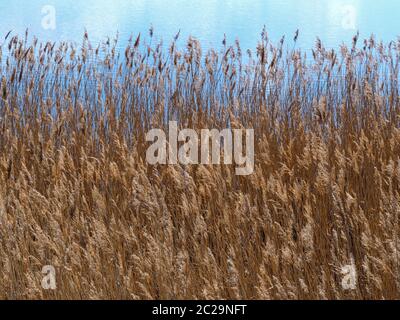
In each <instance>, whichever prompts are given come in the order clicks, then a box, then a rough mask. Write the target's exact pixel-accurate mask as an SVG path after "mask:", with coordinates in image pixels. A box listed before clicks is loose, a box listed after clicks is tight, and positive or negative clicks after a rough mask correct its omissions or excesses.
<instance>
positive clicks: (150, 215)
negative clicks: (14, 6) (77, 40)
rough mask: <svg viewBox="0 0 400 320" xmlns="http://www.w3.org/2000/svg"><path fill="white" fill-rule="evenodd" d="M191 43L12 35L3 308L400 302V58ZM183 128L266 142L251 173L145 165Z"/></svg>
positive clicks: (374, 47) (358, 50)
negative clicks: (27, 303) (12, 304)
mask: <svg viewBox="0 0 400 320" xmlns="http://www.w3.org/2000/svg"><path fill="white" fill-rule="evenodd" d="M297 35H298V34H297V33H296V35H295V37H294V41H296V40H297ZM178 37H179V34H178V35H177V36H176V37H175V39H174V41H173V42H172V43H171V44H170V45H169V46H166V45H163V44H161V43H157V42H156V41H155V40H154V38H153V31H151V32H150V35H149V36H147V37H146V36H144V35H142V36H140V35H139V36H137V37H132V39H131V41H130V42H129V45H128V46H127V47H126V49H125V50H122V51H121V50H119V49H118V48H117V46H118V39H117V38H116V39H109V40H108V41H106V42H104V43H101V44H100V45H98V46H95V45H92V43H91V42H90V40H89V35H87V34H85V35H84V37H83V42H82V45H79V46H75V45H74V44H72V43H69V42H62V43H49V42H48V43H43V42H40V41H39V40H38V39H33V40H28V39H29V36H28V35H26V36H25V38H20V37H18V36H13V35H12V34H8V35H7V37H6V39H5V40H4V42H3V44H2V45H1V47H0V51H1V52H2V54H1V53H0V57H1V58H2V60H1V61H0V77H1V81H0V83H1V85H0V279H1V280H0V298H2V299H10V298H15V299H39V298H44V299H106V298H107V299H170V298H174V299H226V298H231V299H238V298H240V299H398V298H400V268H399V261H400V260H399V250H400V247H399V212H400V207H399V203H400V195H399V192H400V167H399V164H400V162H399V155H400V145H399V141H400V130H399V121H400V118H399V116H400V109H399V107H400V104H399V102H400V101H399V62H400V42H399V41H398V42H390V43H388V44H383V43H378V42H377V41H375V39H374V38H373V37H371V38H370V39H367V40H365V41H364V42H362V41H360V39H358V36H355V38H354V40H353V44H352V46H350V47H346V46H342V47H341V48H340V50H339V51H333V50H328V49H326V48H325V47H324V46H323V44H322V42H321V41H320V40H318V41H317V42H316V45H315V48H313V50H312V51H311V50H310V51H306V52H305V51H301V50H299V49H296V47H295V46H293V43H292V44H289V45H287V44H286V42H285V40H284V39H282V41H280V42H279V43H277V44H273V43H271V41H270V40H269V39H268V35H267V33H266V32H265V31H263V33H262V37H261V39H260V41H259V44H258V46H257V48H256V50H255V51H254V52H251V51H250V50H249V51H247V52H242V49H241V47H240V44H239V42H235V43H234V44H232V45H229V44H228V43H227V41H226V40H224V42H223V45H222V48H221V50H212V49H211V50H209V51H207V52H202V49H201V47H200V44H199V42H198V41H197V40H196V39H194V38H190V39H188V41H187V44H186V47H184V48H183V49H179V47H178V45H177V44H176V42H177V41H178ZM150 39H152V40H151V41H150ZM149 43H150V44H149ZM289 47H290V48H293V49H287V48H289ZM170 120H176V121H178V122H179V125H180V127H185V128H194V129H202V128H225V127H227V126H232V127H244V128H253V129H254V130H255V138H256V141H255V172H254V174H253V175H251V176H248V177H239V176H235V174H234V167H233V166H225V165H220V166H202V165H191V166H182V165H175V166H150V165H148V164H147V163H146V161H145V155H146V148H147V146H148V144H147V143H146V141H145V134H146V132H148V130H150V129H151V128H165V129H166V128H167V126H168V122H169V121H170ZM352 261H353V262H354V265H355V267H356V270H357V275H358V278H357V279H358V281H357V287H356V289H355V290H344V288H343V287H342V285H341V281H342V277H343V276H342V275H341V273H340V271H341V268H342V267H343V266H344V265H347V264H350V263H352ZM44 265H53V266H55V267H56V270H57V290H54V291H46V290H43V289H42V287H41V279H42V276H43V275H42V274H41V269H42V266H44Z"/></svg>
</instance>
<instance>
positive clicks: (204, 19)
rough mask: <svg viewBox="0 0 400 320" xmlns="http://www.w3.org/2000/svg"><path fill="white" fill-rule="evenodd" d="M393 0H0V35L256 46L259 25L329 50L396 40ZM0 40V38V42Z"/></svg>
mask: <svg viewBox="0 0 400 320" xmlns="http://www.w3.org/2000/svg"><path fill="white" fill-rule="evenodd" d="M399 12H400V1H398V0H384V1H376V0H185V1H184V0H112V1H111V0H85V1H76V0H52V1H51V0H34V1H32V0H0V35H1V36H0V37H1V38H3V35H5V34H7V32H8V31H10V30H13V32H14V33H19V34H21V35H23V34H24V32H25V29H26V28H29V29H30V33H31V34H35V35H36V36H38V37H39V39H41V40H72V41H76V42H80V41H81V39H82V36H83V32H84V29H87V30H88V32H89V36H90V39H91V40H92V41H93V42H98V41H100V40H103V39H105V37H106V36H113V35H115V34H116V32H117V31H119V34H120V40H121V43H120V44H121V46H123V45H124V44H125V43H126V41H127V40H128V38H129V36H130V34H134V35H136V34H138V33H139V32H142V34H143V33H146V34H147V33H148V29H149V27H150V26H151V25H153V27H154V30H155V35H156V36H157V37H159V38H162V39H164V41H165V42H169V41H170V40H171V39H172V38H173V36H174V35H175V34H176V33H177V32H178V30H181V35H182V37H181V38H183V39H184V38H187V37H188V36H189V35H193V36H195V37H197V38H198V39H199V40H200V41H201V43H202V45H203V47H205V48H208V47H210V46H214V47H217V48H218V47H219V46H220V45H221V41H222V39H223V35H224V33H225V34H226V36H227V39H228V42H231V43H232V42H233V41H234V40H235V39H239V40H240V42H241V45H242V48H244V49H247V48H255V46H256V44H257V41H258V39H259V37H260V32H261V30H262V28H263V26H264V25H266V26H267V30H268V33H269V35H270V38H271V39H272V40H273V41H278V40H279V39H280V38H281V36H282V35H286V36H287V37H288V38H289V39H292V38H293V34H294V33H295V31H296V30H297V29H300V36H299V46H301V47H303V48H307V49H309V48H310V47H311V46H313V45H314V42H315V39H316V37H317V36H319V37H320V38H321V39H322V40H323V42H324V43H325V44H326V45H327V46H328V47H336V48H337V47H338V46H339V45H340V44H341V43H342V42H346V43H350V42H351V39H352V36H353V35H354V34H355V33H356V31H357V30H360V33H361V36H362V37H368V36H369V35H370V34H371V33H374V34H375V35H376V37H377V39H378V40H379V39H381V40H385V41H388V40H395V39H397V36H398V35H399V34H400V18H399ZM1 41H2V40H0V43H1Z"/></svg>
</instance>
